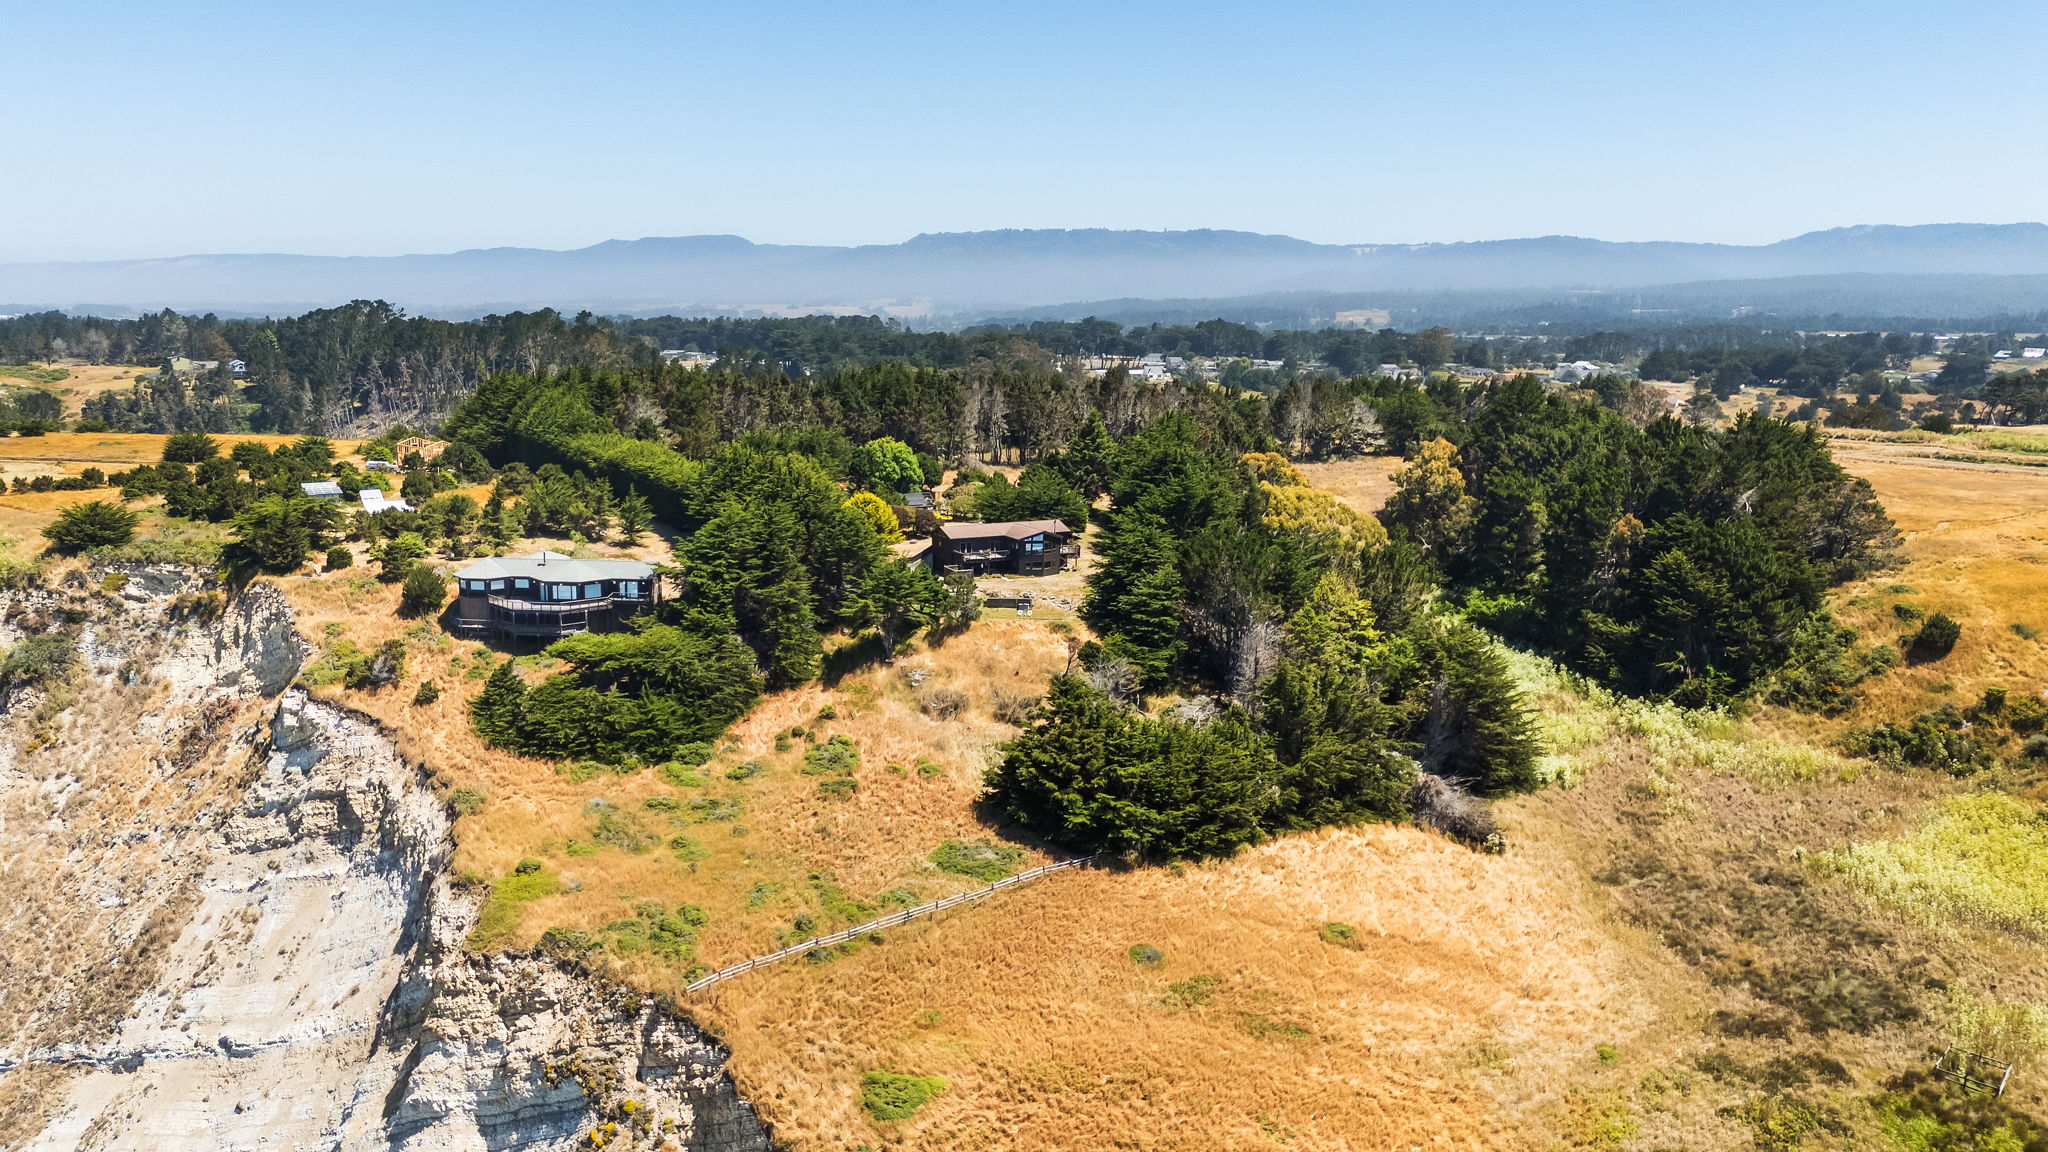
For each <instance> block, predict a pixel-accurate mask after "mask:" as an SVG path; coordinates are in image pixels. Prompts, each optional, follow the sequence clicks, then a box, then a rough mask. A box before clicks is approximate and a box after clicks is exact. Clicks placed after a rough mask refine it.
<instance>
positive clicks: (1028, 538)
mask: <svg viewBox="0 0 2048 1152" xmlns="http://www.w3.org/2000/svg"><path fill="white" fill-rule="evenodd" d="M1080 556H1081V545H1080V542H1079V541H1078V540H1076V539H1075V536H1074V530H1073V529H1072V528H1069V527H1067V526H1066V525H1065V524H1064V523H1062V522H1060V521H1058V520H1014V521H1008V522H1005V523H999V524H973V523H966V522H962V521H958V520H956V521H953V522H951V523H947V524H941V525H939V531H938V533H937V535H935V536H933V537H932V563H933V564H934V565H935V566H936V567H937V568H938V570H939V571H941V572H972V573H974V574H975V575H976V576H986V575H988V574H990V573H992V572H994V573H1006V574H1008V575H1011V576H1045V575H1048V574H1050V573H1053V572H1060V571H1064V570H1065V569H1066V568H1067V567H1068V566H1069V565H1071V564H1073V563H1074V562H1075V561H1077V560H1078V559H1079V558H1080Z"/></svg>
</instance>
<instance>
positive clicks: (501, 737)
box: [469, 660, 526, 748]
mask: <svg viewBox="0 0 2048 1152" xmlns="http://www.w3.org/2000/svg"><path fill="white" fill-rule="evenodd" d="M525 704H526V681H524V680H522V679H520V678H519V672H518V670H517V669H515V668H514V667H513V666H512V661H510V660H507V661H505V662H504V663H503V664H500V665H498V667H497V668H496V669H495V670H494V671H493V672H492V673H491V678H490V679H489V680H487V681H485V682H484V690H483V691H482V692H480V693H478V694H477V697H476V699H474V700H472V701H470V702H469V724H470V727H471V728H472V729H473V730H474V731H475V732H476V734H477V735H478V736H479V737H481V738H482V739H483V741H484V743H486V744H490V745H493V746H495V747H500V748H510V747H517V746H518V745H517V741H518V734H519V721H520V717H521V715H522V714H523V712H524V711H525Z"/></svg>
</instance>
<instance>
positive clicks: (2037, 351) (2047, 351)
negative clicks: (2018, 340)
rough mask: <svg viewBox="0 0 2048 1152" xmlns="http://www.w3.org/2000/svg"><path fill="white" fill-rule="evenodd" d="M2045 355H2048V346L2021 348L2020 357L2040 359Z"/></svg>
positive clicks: (2023, 358)
mask: <svg viewBox="0 0 2048 1152" xmlns="http://www.w3.org/2000/svg"><path fill="white" fill-rule="evenodd" d="M2043 356H2048V348H2022V349H2020V359H2022V360H2039V359H2040V358H2041V357H2043Z"/></svg>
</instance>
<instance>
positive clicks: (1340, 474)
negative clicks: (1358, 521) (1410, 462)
mask: <svg viewBox="0 0 2048 1152" xmlns="http://www.w3.org/2000/svg"><path fill="white" fill-rule="evenodd" d="M1403 463H1405V461H1403V460H1401V459H1400V458H1399V457H1396V456H1359V457H1355V458H1353V459H1350V460H1324V461H1319V462H1316V463H1308V464H1296V465H1295V466H1294V467H1295V469H1296V470H1297V471H1299V472H1300V473H1301V474H1302V476H1303V477H1305V478H1306V479H1307V480H1308V482H1309V484H1310V485H1311V486H1313V487H1316V488H1320V489H1322V490H1323V491H1325V492H1328V493H1329V494H1330V495H1332V496H1335V497H1336V498H1337V499H1339V500H1341V501H1343V502H1344V503H1345V504H1346V505H1347V506H1349V507H1350V508H1351V510H1352V511H1354V512H1357V513H1359V514H1361V515H1365V516H1370V515H1372V514H1373V513H1374V512H1377V511H1378V510H1379V507H1380V505H1382V504H1384V503H1386V502H1387V497H1389V496H1391V495H1393V494H1394V473H1396V472H1398V471H1400V470H1401V466H1402V464H1403Z"/></svg>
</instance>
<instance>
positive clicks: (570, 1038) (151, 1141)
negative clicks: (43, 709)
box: [0, 569, 770, 1152]
mask: <svg viewBox="0 0 2048 1152" xmlns="http://www.w3.org/2000/svg"><path fill="white" fill-rule="evenodd" d="M216 595H217V593H214V592H212V591H210V590H208V589H206V588H205V587H203V586H202V585H200V584H199V583H198V582H197V581H196V580H195V579H194V578H192V577H190V576H185V575H182V574H180V573H178V572H177V571H176V570H165V569H150V570H146V571H144V572H141V573H136V574H131V575H130V577H129V579H128V580H127V581H126V583H125V586H123V585H122V582H121V581H119V580H116V581H113V582H111V584H109V585H104V586H102V590H101V591H99V592H95V593H90V594H88V593H85V592H82V591H80V590H76V589H74V590H73V592H72V593H71V594H69V595H66V594H62V593H52V592H32V593H18V594H15V596H14V598H13V599H12V600H11V601H9V602H7V603H6V605H5V606H4V608H0V618H4V619H5V620H6V621H7V622H8V624H7V625H5V626H0V638H4V639H6V640H8V641H9V642H16V641H18V640H19V639H20V638H21V637H22V636H23V635H25V634H27V633H28V632H30V631H32V630H42V629H49V628H61V629H65V630H67V631H69V632H70V633H71V634H72V635H73V636H74V639H75V642H76V645H77V648H78V650H79V652H80V653H81V654H82V655H83V656H84V658H85V664H86V668H87V671H86V673H85V677H84V678H85V679H86V681H87V683H86V684H85V685H84V686H83V687H81V688H79V689H78V692H79V698H78V701H77V702H76V703H74V704H72V705H71V706H70V707H69V708H68V709H65V710H64V713H67V714H68V713H75V715H61V714H60V716H59V717H58V718H57V719H55V720H52V719H51V718H50V717H49V716H46V715H45V716H40V717H39V718H38V719H36V720H35V721H34V722H33V723H31V722H30V720H29V718H28V717H25V716H22V715H16V714H14V713H16V712H17V711H19V709H21V708H28V707H31V706H33V705H34V702H33V701H32V700H30V699H28V698H27V697H24V699H23V700H21V701H13V702H10V707H9V709H8V714H7V715H6V716H5V717H4V719H6V720H7V721H8V723H7V724H6V726H5V730H4V732H0V756H4V762H5V763H6V764H7V765H9V767H10V768H11V769H12V771H11V772H10V773H6V774H0V805H6V806H8V807H9V808H10V809H19V810H29V809H44V810H48V811H49V814H48V815H47V817H46V823H45V825H44V827H43V831H42V839H43V840H44V841H46V842H47V843H46V844H45V845H44V846H45V847H46V848H47V849H48V851H46V852H43V853H41V854H39V855H34V854H32V855H31V856H30V858H29V859H28V860H27V861H25V862H23V861H17V862H16V863H22V864H23V866H26V867H34V866H36V863H35V862H36V860H38V859H40V860H42V861H45V862H47V861H51V860H64V861H67V862H68V864H69V865H70V868H69V870H68V871H65V872H64V874H63V875H62V876H60V877H57V878H56V879H57V880H58V883H59V888H60V893H59V894H60V895H61V896H63V897H67V898H68V899H70V900H71V901H74V902H75V901H79V900H82V899H90V898H93V897H92V893H93V892H95V891H97V892H99V893H100V895H99V897H98V898H97V899H98V900H99V901H100V904H101V906H102V913H103V914H101V915H98V916H93V917H82V918H75V919H74V918H70V917H66V916H64V915H63V914H62V913H61V912H58V911H52V910H51V909H50V908H46V907H45V908H38V909H35V910H32V911H33V913H34V914H33V915H31V914H29V912H30V910H21V909H16V910H10V909H7V908H6V907H5V903H6V901H7V900H8V899H11V897H0V918H4V919H0V923H6V924H9V925H22V924H31V923H41V924H45V925H47V926H49V930H52V931H56V932H59V933H62V934H63V935H64V936H65V937H66V938H64V939H62V940H61V941H60V942H59V943H60V944H61V946H62V947H63V948H64V949H66V950H68V951H71V952H74V953H92V955H87V956H76V957H74V958H73V961H72V962H71V968H70V972H71V973H72V974H73V978H74V979H75V978H76V975H77V974H79V973H85V972H101V973H110V972H116V971H122V970H126V971H129V972H140V973H142V974H143V975H142V977H141V978H139V979H138V978H134V977H131V978H130V982H129V983H130V986H129V987H127V988H126V989H125V990H124V991H125V994H124V995H121V996H118V997H113V998H107V997H102V998H101V999H100V1000H95V1001H90V1002H81V1003H80V1004H78V1005H73V1006H72V1010H70V1011H61V1010H60V1009H62V1008H63V1006H62V1005H61V1004H60V1005H56V1006H55V1007H54V1008H52V1007H47V1006H46V1007H45V1008H44V1009H43V1010H42V1011H41V1013H40V1014H38V1013H37V1012H35V1011H29V1010H27V1009H26V1008H23V1007H22V1006H21V1005H15V1006H14V1007H15V1008H16V1009H17V1011H16V1012H15V1014H14V1016H12V1017H11V1018H10V1019H12V1020H15V1021H19V1022H21V1026H20V1027H18V1028H14V1029H11V1030H10V1032H9V1034H8V1035H7V1037H6V1038H5V1041H4V1043H5V1044H6V1045H7V1046H6V1047H5V1048H0V1072H6V1073H8V1078H9V1079H10V1080H12V1081H14V1082H15V1083H14V1084H13V1085H12V1086H11V1087H12V1088H13V1089H14V1091H13V1093H12V1094H5V1093H0V1100H4V1101H7V1102H9V1103H20V1102H22V1101H25V1100H27V1093H28V1089H27V1088H23V1087H22V1085H32V1086H33V1088H34V1095H35V1099H34V1100H33V1101H32V1102H33V1104H34V1105H35V1110H36V1113H37V1118H35V1119H33V1121H32V1122H28V1123H23V1122H21V1121H20V1119H19V1118H17V1120H16V1122H15V1124H14V1125H13V1127H12V1128H10V1129H9V1130H6V1131H0V1143H7V1144H10V1145H12V1146H19V1147H23V1148H33V1149H71V1148H95V1149H97V1148H104V1149H116V1148H150V1149H165V1150H178V1149H189V1150H193V1152H202V1150H203V1152H215V1150H228V1149H273V1148H275V1149H285V1148H290V1149H306V1148H332V1149H347V1150H356V1149H363V1150H370V1149H408V1150H428V1149H432V1150H442V1149H448V1150H456V1149H460V1150H464V1152H468V1150H497V1149H528V1148H530V1149H567V1148H572V1147H579V1146H581V1147H587V1146H590V1145H591V1144H592V1143H593V1142H599V1143H603V1144H606V1145H609V1146H611V1147H615V1148H623V1147H663V1146H666V1147H671V1148H678V1149H692V1150H704V1152H755V1150H765V1149H768V1148H769V1147H770V1143H769V1140H768V1137H767V1135H766V1133H765V1131H764V1130H763V1128H762V1126H761V1124H760V1123H759V1121H758V1120H757V1119H756V1118H755V1116H754V1114H753V1111H752V1109H751V1108H749V1107H748V1106H747V1105H746V1104H745V1103H744V1102H743V1101H741V1100H740V1099H739V1098H738V1096H737V1094H736V1093H735V1091H734V1090H733V1088H732V1085H731V1081H730V1080H729V1079H728V1078H727V1077H726V1075H725V1070H724V1062H725V1053H724V1052H723V1050H722V1049H720V1048H719V1047H718V1046H717V1045H716V1044H715V1043H713V1042H711V1041H710V1040H708V1039H707V1038H706V1037H704V1036H703V1035H701V1034H700V1033H699V1032H698V1031H697V1030H696V1029H694V1028H693V1027H692V1026H691V1025H690V1024H689V1023H688V1022H687V1021H685V1020H682V1019H680V1018H678V1017H676V1016H674V1015H672V1014H669V1013H666V1012H664V1011H662V1010H661V1009H660V1008H659V1007H658V1006H656V1005H655V1004H652V1003H650V1002H646V1001H644V1000H643V998H641V997H639V996H637V995H635V994H632V993H631V992H629V991H626V990H623V989H618V988H614V987H610V986H607V985H605V984H603V983H601V982H598V981H595V980H592V979H590V978H588V977H586V976H584V975H583V974H581V972H580V971H579V970H578V969H577V968H576V967H575V966H574V965H571V964H565V963H563V962H560V961H558V960H556V959H554V958H552V957H549V956H547V955H540V954H536V955H530V956H496V957H491V956H478V955H474V954H471V953H468V952H466V951H465V950H464V949H463V948H462V946H461V941H462V940H463V938H464V936H465V935H466V933H467V931H468V927H469V925H470V923H471V922H472V920H473V919H474V916H475V911H476V901H475V898H474V896H473V895H471V894H468V893H465V892H462V891H460V890H457V889H455V888H454V887H452V886H451V884H450V882H449V879H448V877H447V875H446V873H447V865H448V861H449V858H450V855H451V853H452V849H453V843H452V839H451V825H450V818H449V815H448V812H447V809H446V806H445V804H444V803H443V802H442V801H441V800H440V799H439V798H438V797H437V796H436V795H435V793H434V791H433V789H432V788H431V786H430V784H429V782H428V781H427V779H426V778H425V777H424V775H423V773H422V772H421V770H420V768H419V767H418V766H416V765H411V764H408V763H406V762H405V761H404V760H403V759H402V758H401V757H400V756H399V755H398V754H397V752H396V750H395V748H394V747H393V745H392V743H391V742H390V741H389V740H388V739H387V738H386V736H385V734H384V733H382V732H381V731H379V730H378V728H377V726H376V725H375V724H374V723H373V722H372V721H370V720H369V719H367V718H365V717H363V716H360V715H358V714H355V713H351V712H349V711H347V710H345V709H343V708H340V707H337V706H335V705H333V704H329V703H325V702H321V701H316V700H311V699H308V698H307V697H306V696H305V695H304V694H303V693H302V692H300V691H297V690H285V685H286V684H288V683H289V682H290V680H291V679H292V677H293V676H294V675H296V671H297V668H298V666H299V664H300V662H301V660H302V658H303V654H302V651H301V647H300V645H299V643H298V641H297V639H296V636H295V635H294V634H293V632H292V630H291V627H290V618H289V612H288V609H287V608H286V606H285V604H284V602H283V598H282V597H281V596H279V595H278V594H277V593H276V592H275V591H274V590H271V589H267V588H264V587H261V586H258V587H256V588H253V589H251V590H250V591H249V592H248V593H246V594H244V595H243V596H241V597H238V598H236V599H234V600H233V601H228V602H222V601H218V600H214V599H209V597H213V596H216ZM8 629H11V630H12V634H11V635H10V634H8ZM280 691H283V695H282V696H281V698H278V699H277V700H276V702H275V704H274V706H273V705H272V704H271V702H270V698H271V697H273V696H275V695H276V694H277V693H279V692H280ZM142 699H147V700H148V701H150V703H149V704H148V705H147V707H145V708H142V709H141V710H140V711H139V712H137V711H125V710H124V707H123V703H124V702H126V705H127V706H128V707H130V708H134V707H136V702H137V701H138V700H142ZM265 709H268V710H269V712H270V715H269V716H268V717H267V720H268V722H267V723H258V722H257V721H259V720H260V719H263V718H264V717H263V711H264V710H265ZM111 725H120V726H123V730H121V731H109V730H108V729H109V727H110V726H111ZM131 733H132V735H131ZM131 745H132V746H134V747H131ZM151 745H153V746H154V747H153V748H150V746H151ZM137 747H141V748H148V749H149V753H148V754H147V755H141V756H138V755H137V752H136V749H137ZM81 756H83V757H84V759H83V760H81V759H80V757H81ZM138 761H141V762H146V763H147V764H149V765H150V766H151V767H150V768H149V769H148V771H149V772H150V773H152V774H153V775H151V776H150V779H151V780H153V781H154V783H153V784H149V785H148V789H147V790H148V791H151V792H161V793H163V794H165V795H173V794H175V795H180V796H196V797H201V798H202V799H199V800H194V801H189V802H187V803H185V804H184V805H183V806H180V805H176V804H170V805H165V806H162V807H161V808H160V809H159V810H158V811H157V820H156V822H155V823H151V822H150V820H149V816H150V811H149V807H148V805H146V804H137V803H135V802H133V801H131V802H130V803H129V804H128V805H124V804H123V803H122V797H121V795H120V792H119V786H118V779H102V778H101V776H102V775H103V773H102V772H101V771H100V769H101V768H102V767H103V766H105V765H108V764H113V765H117V766H119V767H120V768H121V770H122V771H125V772H128V773H133V772H134V771H135V765H136V764H137V762H138ZM66 764H69V765H70V766H71V768H70V770H68V771H67V770H66V768H65V767H64V766H65V765H66ZM53 781H55V782H56V784H55V785H54V786H53V783H52V782H53ZM53 796H54V797H57V799H56V801H54V802H53V801H52V799H51V797H53ZM131 808H140V809H141V810H140V811H132V810H131ZM117 824H120V825H126V826H128V827H129V829H130V830H129V831H128V832H127V833H126V834H125V835H122V836H109V835H108V829H109V828H111V827H113V826H116V825H117ZM137 846H140V848H141V851H140V852H139V853H138V852H137V851H134V850H132V849H135V848H136V847H137ZM145 861H146V864H147V866H146V867H139V866H138V865H140V864H142V863H144V862H145ZM96 862H98V863H99V864H101V865H103V866H102V867H99V868H98V869H97V872H98V873H99V874H97V875H95V872H96V869H95V864H96ZM16 887H19V885H17V886H16ZM136 902H141V903H145V904H147V906H148V910H147V912H146V913H144V912H143V911H142V910H140V909H130V908H128V905H130V904H133V903H136ZM124 912H127V913H128V914H127V915H125V916H124V915H122V913H124ZM80 931H88V932H90V931H98V932H101V933H103V935H100V936H98V937H91V936H87V937H83V938H79V937H74V936H73V934H74V933H76V932H80ZM63 975H64V973H63V972H61V971H55V970H53V971H51V972H46V973H44V976H45V978H46V980H45V982H46V983H50V982H51V981H53V980H54V979H56V978H57V977H61V976H63ZM5 983H8V982H7V981H0V984H5ZM59 999H61V998H59ZM115 1001H118V1002H115ZM0 1004H4V1000H0ZM52 1067H59V1068H64V1069H68V1070H69V1072H70V1074H69V1077H68V1082H67V1081H66V1080H63V1079H54V1080H53V1079H52V1078H50V1076H49V1069H51V1068H52ZM593 1134H594V1135H595V1140H593Z"/></svg>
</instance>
